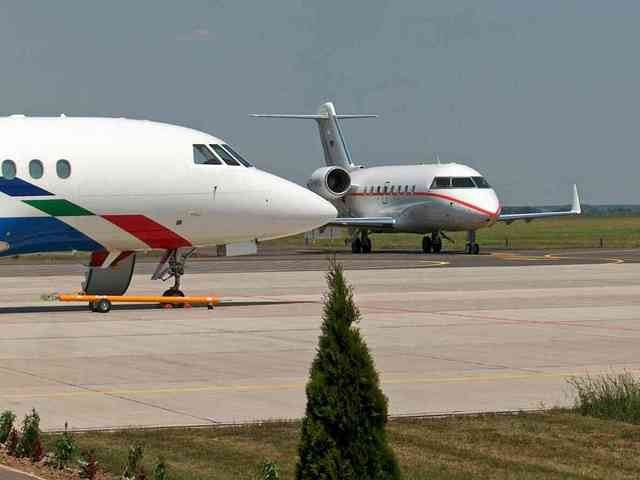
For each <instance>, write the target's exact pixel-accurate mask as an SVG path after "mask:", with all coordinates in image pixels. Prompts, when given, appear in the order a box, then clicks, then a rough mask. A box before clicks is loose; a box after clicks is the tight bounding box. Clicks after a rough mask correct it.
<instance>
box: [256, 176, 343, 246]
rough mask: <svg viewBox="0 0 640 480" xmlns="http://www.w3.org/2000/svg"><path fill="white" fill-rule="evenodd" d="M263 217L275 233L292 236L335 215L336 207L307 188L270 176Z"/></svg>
mask: <svg viewBox="0 0 640 480" xmlns="http://www.w3.org/2000/svg"><path fill="white" fill-rule="evenodd" d="M271 180H272V181H275V182H276V184H275V185H273V187H274V188H273V189H272V190H271V195H270V199H269V202H268V205H267V210H266V213H267V216H268V217H269V218H270V222H271V224H272V226H273V229H274V230H273V231H274V232H277V235H278V236H286V235H294V234H296V233H301V232H306V231H309V230H313V229H315V228H318V227H322V226H324V225H326V224H327V223H329V222H330V221H331V220H333V219H334V218H336V217H337V216H338V211H337V210H336V208H335V207H334V206H333V205H332V204H331V203H329V202H328V201H326V200H325V199H324V198H322V197H320V196H318V195H316V194H315V193H313V192H312V191H311V190H308V189H307V188H304V187H301V186H300V185H298V184H295V183H293V182H289V181H288V180H284V179H277V180H276V179H275V178H274V177H271Z"/></svg>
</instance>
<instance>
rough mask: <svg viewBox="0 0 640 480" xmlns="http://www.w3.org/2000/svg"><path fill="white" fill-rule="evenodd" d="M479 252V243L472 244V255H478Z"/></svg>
mask: <svg viewBox="0 0 640 480" xmlns="http://www.w3.org/2000/svg"><path fill="white" fill-rule="evenodd" d="M479 253H480V245H478V244H477V243H474V244H473V254H474V255H478V254H479Z"/></svg>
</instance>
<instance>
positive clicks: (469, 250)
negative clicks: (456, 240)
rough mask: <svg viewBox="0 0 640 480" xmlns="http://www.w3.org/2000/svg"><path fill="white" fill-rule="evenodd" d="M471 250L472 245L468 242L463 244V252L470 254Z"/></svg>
mask: <svg viewBox="0 0 640 480" xmlns="http://www.w3.org/2000/svg"><path fill="white" fill-rule="evenodd" d="M471 252H472V246H471V244H470V243H467V244H466V245H465V246H464V253H466V254H467V255H471Z"/></svg>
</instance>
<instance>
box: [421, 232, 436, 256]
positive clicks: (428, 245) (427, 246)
mask: <svg viewBox="0 0 640 480" xmlns="http://www.w3.org/2000/svg"><path fill="white" fill-rule="evenodd" d="M432 248H433V242H432V241H431V237H427V236H424V237H422V251H423V252H424V253H431V250H432Z"/></svg>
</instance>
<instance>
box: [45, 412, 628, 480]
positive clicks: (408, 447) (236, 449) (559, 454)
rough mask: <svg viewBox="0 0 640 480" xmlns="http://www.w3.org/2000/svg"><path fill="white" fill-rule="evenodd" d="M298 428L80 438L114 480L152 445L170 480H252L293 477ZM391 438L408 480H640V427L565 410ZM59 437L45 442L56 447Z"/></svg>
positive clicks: (397, 430)
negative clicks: (274, 473) (265, 467)
mask: <svg viewBox="0 0 640 480" xmlns="http://www.w3.org/2000/svg"><path fill="white" fill-rule="evenodd" d="M299 427H300V425H299V423H269V424H265V425H254V426H246V427H236V428H193V429H186V428H172V429H162V430H142V431H140V430H138V431H122V432H110V433H104V432H103V433H82V434H76V439H77V441H78V444H79V445H80V447H81V448H82V449H89V448H93V449H95V450H96V452H97V456H98V460H99V461H100V463H101V465H102V466H103V467H105V468H106V469H107V471H108V472H110V473H111V474H112V475H113V476H114V477H116V476H118V475H120V473H121V472H122V467H123V465H124V461H125V459H126V455H127V449H128V447H129V445H132V444H135V443H141V444H143V445H145V465H146V468H147V472H150V471H151V469H152V467H153V463H154V462H155V461H156V459H157V457H158V456H160V455H162V456H164V457H165V458H166V460H167V462H168V464H169V476H170V478H172V479H176V480H178V479H185V480H186V479H254V478H257V477H256V475H257V472H258V469H259V467H260V465H261V463H262V462H263V460H265V459H271V460H274V461H275V462H277V464H278V466H279V467H280V469H281V473H282V478H285V479H286V478H292V477H293V472H294V468H295V461H296V448H297V442H298V436H299ZM388 432H389V438H390V441H391V444H392V447H393V448H394V450H395V452H396V455H397V456H398V460H399V462H400V465H401V467H402V470H403V473H404V475H405V478H407V479H416V480H417V479H476V478H477V479H503V478H514V479H533V478H550V479H554V478H557V479H572V478H576V479H584V478H594V479H595V478H609V479H616V478H638V477H639V476H640V455H638V451H640V426H636V425H631V424H627V423H621V422H615V421H611V420H603V419H597V418H593V417H585V416H581V415H577V414H575V413H572V412H567V411H551V412H548V413H544V414H522V415H515V416H506V415H504V416H490V415H488V416H478V417H454V418H445V419H436V420H395V421H391V422H390V423H389V426H388ZM54 437H55V436H54V435H47V438H46V440H47V443H48V444H50V443H51V442H52V441H53V439H54Z"/></svg>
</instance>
